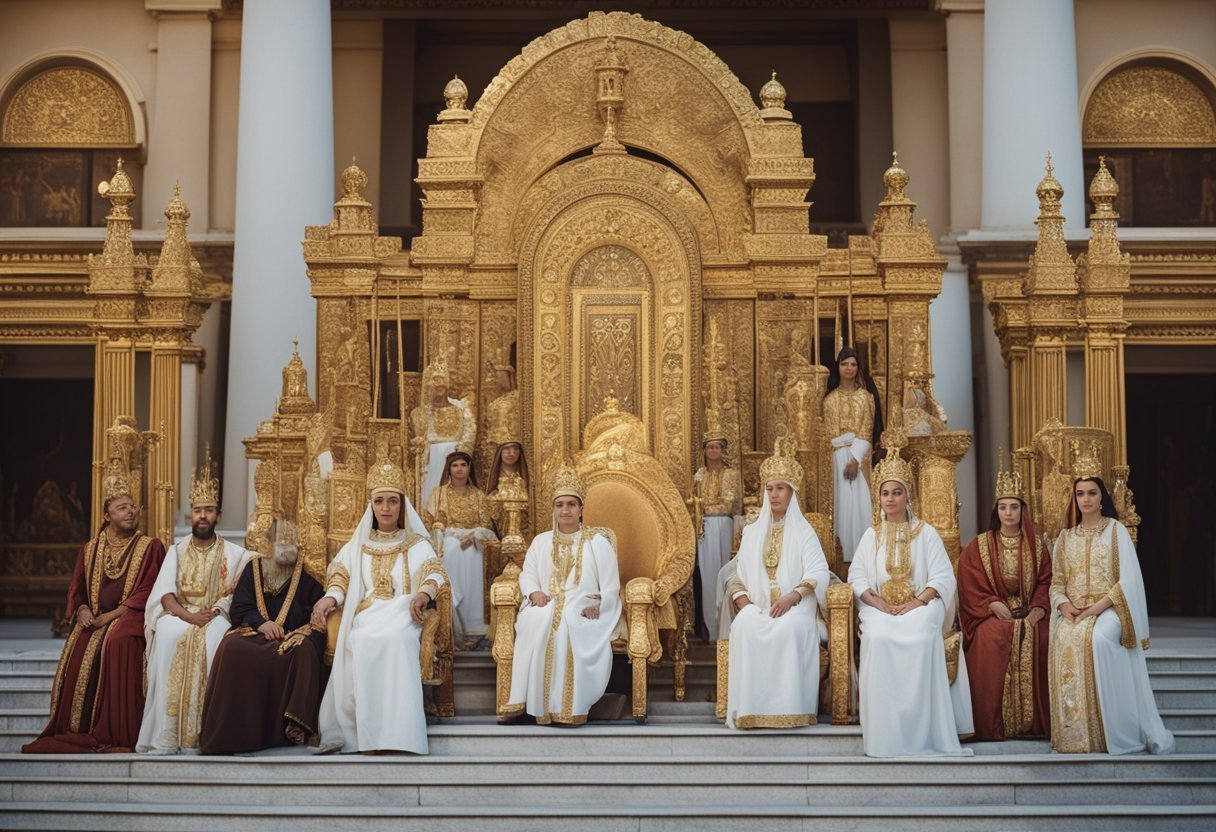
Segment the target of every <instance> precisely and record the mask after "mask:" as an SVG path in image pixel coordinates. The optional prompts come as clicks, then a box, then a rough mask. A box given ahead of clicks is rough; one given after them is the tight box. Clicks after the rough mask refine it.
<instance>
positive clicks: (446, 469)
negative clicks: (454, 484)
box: [439, 451, 477, 488]
mask: <svg viewBox="0 0 1216 832" xmlns="http://www.w3.org/2000/svg"><path fill="white" fill-rule="evenodd" d="M458 459H463V460H464V461H465V462H467V463H469V485H471V486H473V487H474V488H476V487H477V472H476V471H475V470H474V469H473V457H471V456H469V455H468V454H466V453H465V452H464V451H452V452H451V453H450V454H448V456H447V459H445V460H444V461H443V476H442V477H440V478H439V484H440V485H447V484H448V482H450V481H451V479H452V463H453V462H455V461H456V460H458Z"/></svg>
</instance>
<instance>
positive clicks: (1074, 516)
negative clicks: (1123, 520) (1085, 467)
mask: <svg viewBox="0 0 1216 832" xmlns="http://www.w3.org/2000/svg"><path fill="white" fill-rule="evenodd" d="M1079 482H1092V483H1094V484H1095V485H1097V486H1098V492H1099V493H1100V494H1101V495H1102V516H1103V517H1109V518H1111V519H1112V520H1118V519H1119V511H1118V509H1116V508H1115V500H1114V498H1113V497H1111V496H1110V492H1109V491H1107V490H1106V483H1104V482H1102V478H1101V477H1077V478H1076V479H1075V480H1073V481H1072V502H1071V503H1069V506H1068V525H1069V527H1072V526H1075V525H1077V524H1078V523H1080V522H1081V508H1080V506H1078V505H1077V483H1079Z"/></svg>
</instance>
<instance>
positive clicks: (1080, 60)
mask: <svg viewBox="0 0 1216 832" xmlns="http://www.w3.org/2000/svg"><path fill="white" fill-rule="evenodd" d="M1074 2H1075V4H1076V5H1075V6H1074V9H1075V16H1076V22H1077V87H1078V89H1079V90H1080V92H1081V97H1082V99H1084V98H1085V94H1086V90H1087V89H1091V88H1092V87H1093V85H1094V84H1095V83H1097V82H1098V81H1099V80H1101V76H1102V75H1104V74H1105V73H1106V72H1109V71H1110V69H1111V68H1112V67H1111V64H1112V63H1113V62H1115V61H1118V60H1120V59H1121V58H1123V57H1124V56H1126V55H1128V54H1130V53H1133V52H1140V51H1156V50H1158V49H1160V50H1161V51H1162V52H1163V53H1164V54H1172V53H1174V52H1182V53H1184V54H1185V55H1189V56H1190V57H1192V58H1193V59H1196V60H1198V61H1199V62H1200V63H1201V64H1202V65H1205V67H1206V69H1207V71H1208V73H1216V3H1214V2H1212V0H1152V2H1147V1H1146V0H1074ZM1081 103H1082V104H1084V101H1082V102H1081ZM1082 115H1084V114H1082Z"/></svg>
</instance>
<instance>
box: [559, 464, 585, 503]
mask: <svg viewBox="0 0 1216 832" xmlns="http://www.w3.org/2000/svg"><path fill="white" fill-rule="evenodd" d="M586 496H587V490H586V488H585V487H584V486H583V480H582V478H580V477H579V475H578V471H576V470H574V468H573V467H572V466H570V465H563V466H562V467H561V468H560V469H559V470H558V472H557V474H556V475H555V476H554V477H553V499H554V500H556V499H557V498H558V497H578V499H579V502H586Z"/></svg>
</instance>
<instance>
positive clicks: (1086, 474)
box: [1071, 439, 1102, 480]
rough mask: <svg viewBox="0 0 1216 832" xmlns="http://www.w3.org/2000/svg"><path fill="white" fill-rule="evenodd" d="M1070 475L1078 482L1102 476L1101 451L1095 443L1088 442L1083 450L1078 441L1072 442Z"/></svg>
mask: <svg viewBox="0 0 1216 832" xmlns="http://www.w3.org/2000/svg"><path fill="white" fill-rule="evenodd" d="M1071 444H1072V475H1073V477H1075V478H1076V479H1079V480H1088V479H1093V478H1094V477H1101V476H1102V461H1101V454H1100V452H1101V449H1100V448H1099V447H1098V443H1097V442H1090V443H1088V445H1087V446H1086V447H1085V449H1084V450H1082V449H1081V441H1080V440H1079V439H1074V440H1072V443H1071Z"/></svg>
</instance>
